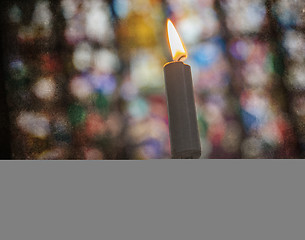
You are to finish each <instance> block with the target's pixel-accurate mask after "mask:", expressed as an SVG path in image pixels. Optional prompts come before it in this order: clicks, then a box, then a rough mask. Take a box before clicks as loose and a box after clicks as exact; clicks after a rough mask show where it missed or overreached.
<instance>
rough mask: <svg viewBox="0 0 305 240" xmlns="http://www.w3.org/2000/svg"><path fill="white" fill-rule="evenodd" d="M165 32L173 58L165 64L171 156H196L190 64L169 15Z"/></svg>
mask: <svg viewBox="0 0 305 240" xmlns="http://www.w3.org/2000/svg"><path fill="white" fill-rule="evenodd" d="M167 34H168V41H169V45H170V49H171V53H172V57H173V60H174V61H172V62H169V63H166V64H165V65H164V78H165V87H166V95H167V110H168V118H169V133H170V144H171V154H172V158H199V157H200V155H201V146H200V139H199V133H198V126H197V118H196V108H195V100H194V92H193V82H192V74H191V67H190V66H189V65H187V64H184V63H183V62H182V60H184V59H186V58H187V51H186V49H185V47H184V44H183V42H182V41H181V39H180V37H179V35H178V33H177V31H176V29H175V27H174V25H173V23H172V22H171V21H170V20H169V19H168V20H167Z"/></svg>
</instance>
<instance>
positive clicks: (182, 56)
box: [177, 55, 185, 61]
mask: <svg viewBox="0 0 305 240" xmlns="http://www.w3.org/2000/svg"><path fill="white" fill-rule="evenodd" d="M184 57H185V55H182V56H181V57H180V58H178V60H177V61H180V59H181V58H184Z"/></svg>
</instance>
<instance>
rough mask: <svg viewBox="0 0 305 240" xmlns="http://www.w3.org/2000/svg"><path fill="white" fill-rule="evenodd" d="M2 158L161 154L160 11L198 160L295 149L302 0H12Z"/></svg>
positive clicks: (300, 102) (301, 148) (303, 104)
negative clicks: (182, 66) (193, 127)
mask: <svg viewBox="0 0 305 240" xmlns="http://www.w3.org/2000/svg"><path fill="white" fill-rule="evenodd" d="M1 11H2V15H3V16H5V17H4V19H5V25H4V27H5V29H4V30H5V31H4V32H5V41H4V44H5V47H6V50H7V51H6V55H5V59H6V60H7V61H6V63H7V64H6V66H5V67H6V69H7V71H6V73H7V74H6V75H5V86H6V95H7V102H8V107H9V119H10V132H11V148H12V158H14V159H156V158H170V143H169V133H168V116H167V106H166V96H165V86H164V78H163V65H164V64H165V63H166V62H169V61H171V57H170V53H169V49H168V46H167V40H166V29H165V26H166V24H165V23H166V19H167V18H170V19H171V20H172V21H173V23H174V24H175V26H176V27H177V30H178V32H179V33H180V35H181V37H182V39H183V40H184V43H185V45H186V48H187V49H188V52H189V57H188V58H187V60H186V61H185V62H186V63H187V64H189V65H190V66H191V68H192V75H193V82H194V91H195V100H196V107H197V118H198V125H199V132H200V138H201V145H202V156H201V158H303V157H304V156H305V3H304V1H302V0H294V1H289V0H276V1H271V0H254V1H253V0H191V1H185V0H175V1H174V0H167V1H166V0H149V1H147V0H57V1H49V0H30V1H18V0H12V1H9V2H7V3H6V4H5V8H3V9H2V10H1Z"/></svg>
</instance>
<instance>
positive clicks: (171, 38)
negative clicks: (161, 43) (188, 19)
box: [167, 19, 187, 61]
mask: <svg viewBox="0 0 305 240" xmlns="http://www.w3.org/2000/svg"><path fill="white" fill-rule="evenodd" d="M167 36H168V42H169V46H170V49H171V53H172V57H173V60H174V61H180V60H181V61H182V60H184V59H186V58H187V52H186V49H185V47H184V44H183V42H182V40H181V38H180V37H179V34H178V32H177V30H176V28H175V27H174V24H173V23H172V22H171V20H169V19H167Z"/></svg>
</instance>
